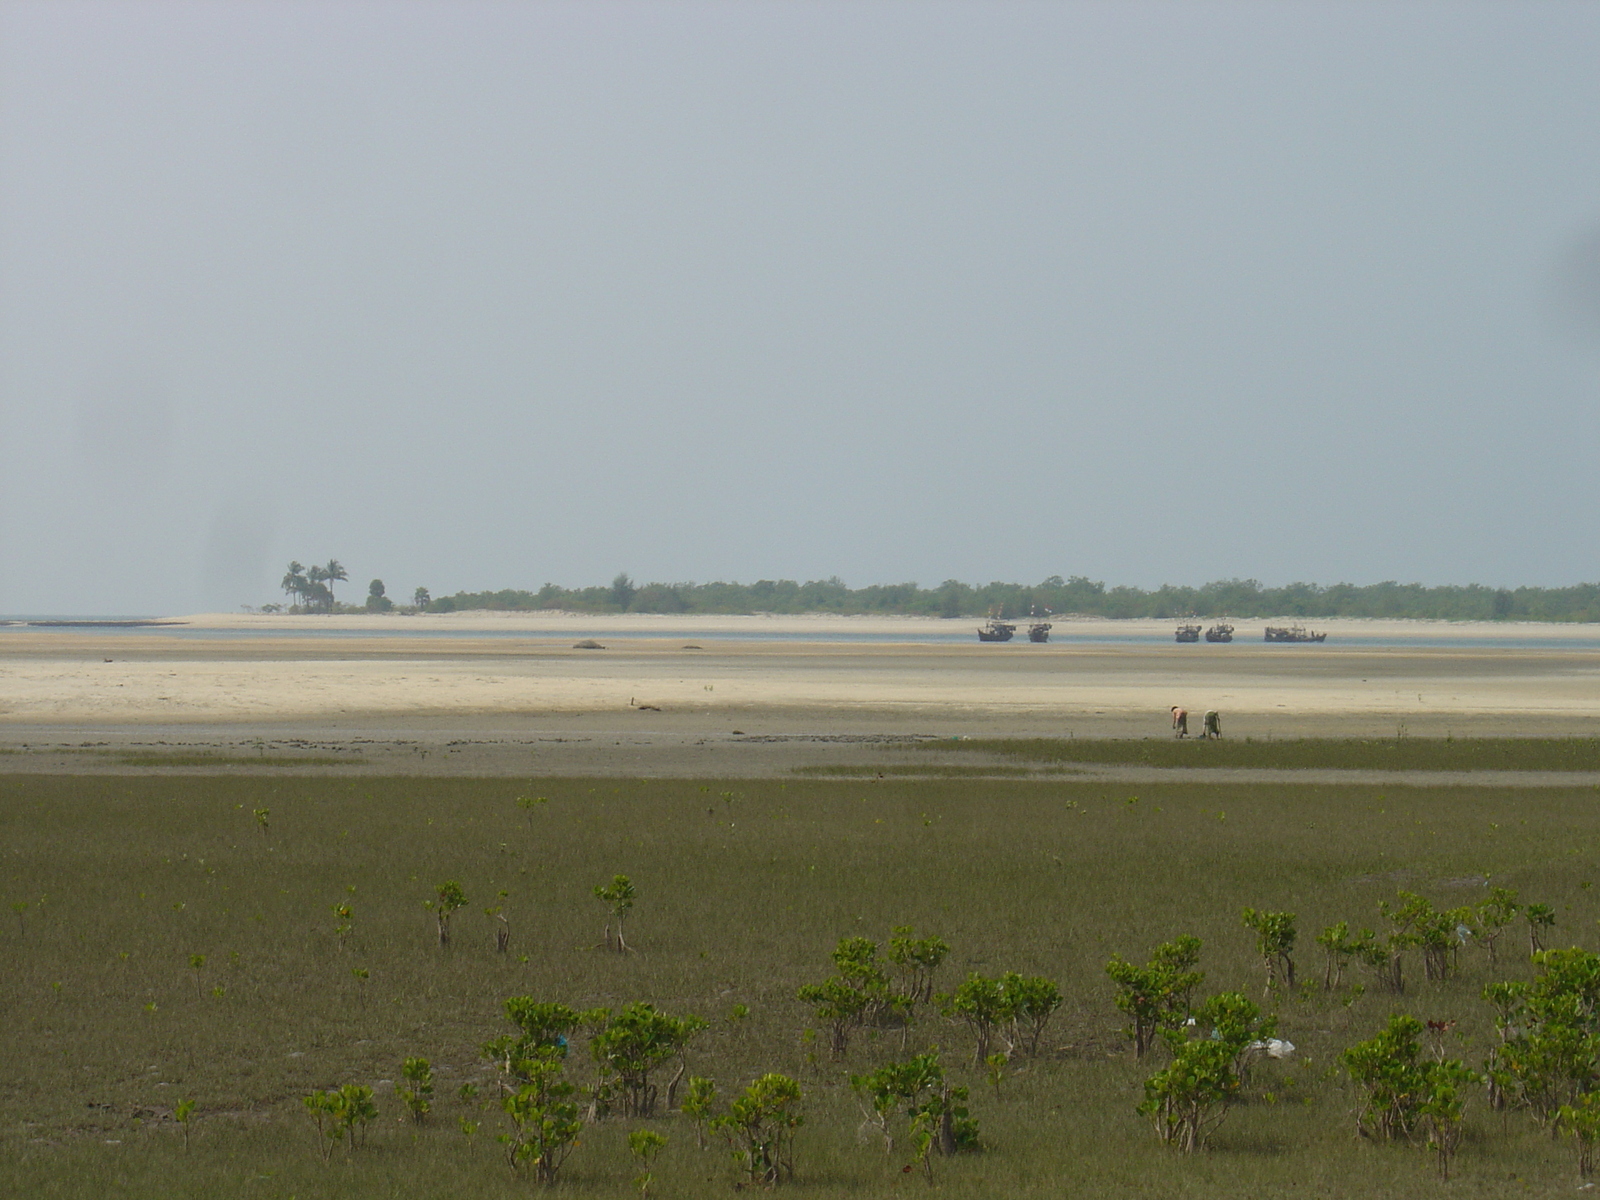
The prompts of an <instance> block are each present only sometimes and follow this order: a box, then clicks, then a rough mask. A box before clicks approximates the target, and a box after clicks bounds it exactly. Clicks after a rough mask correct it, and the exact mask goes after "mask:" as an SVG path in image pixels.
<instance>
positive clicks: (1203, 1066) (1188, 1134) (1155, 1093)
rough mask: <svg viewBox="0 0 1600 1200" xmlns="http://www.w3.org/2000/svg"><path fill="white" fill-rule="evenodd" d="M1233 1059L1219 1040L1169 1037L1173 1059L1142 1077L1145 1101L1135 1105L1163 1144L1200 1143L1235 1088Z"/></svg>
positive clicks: (1188, 1150) (1192, 1147) (1189, 1146)
mask: <svg viewBox="0 0 1600 1200" xmlns="http://www.w3.org/2000/svg"><path fill="white" fill-rule="evenodd" d="M1166 1032H1167V1033H1169V1034H1170V1033H1171V1031H1170V1030H1168V1031H1166ZM1233 1062H1234V1055H1233V1053H1232V1050H1231V1049H1230V1047H1228V1046H1225V1045H1223V1044H1222V1043H1221V1042H1215V1041H1212V1040H1211V1039H1210V1038H1202V1039H1201V1040H1199V1041H1183V1040H1180V1039H1176V1038H1174V1040H1173V1044H1172V1061H1171V1062H1169V1063H1168V1064H1167V1065H1166V1067H1164V1068H1163V1069H1162V1070H1160V1071H1158V1072H1156V1073H1155V1074H1154V1075H1152V1076H1151V1077H1150V1078H1149V1079H1147V1080H1145V1084H1144V1102H1143V1103H1141V1104H1140V1105H1139V1108H1138V1111H1139V1112H1140V1113H1141V1114H1142V1115H1143V1116H1145V1117H1148V1118H1149V1119H1150V1122H1151V1124H1152V1125H1154V1126H1155V1131H1156V1136H1157V1137H1159V1138H1160V1139H1161V1141H1162V1144H1164V1145H1167V1146H1174V1147H1176V1148H1177V1149H1179V1150H1181V1151H1183V1152H1184V1153H1185V1154H1192V1153H1194V1151H1196V1150H1198V1149H1200V1147H1202V1146H1204V1145H1205V1142H1206V1138H1207V1137H1209V1136H1210V1134H1211V1132H1212V1130H1214V1129H1215V1128H1216V1127H1217V1126H1218V1125H1220V1124H1222V1122H1223V1120H1224V1119H1226V1117H1227V1115H1228V1106H1229V1104H1230V1103H1231V1102H1232V1100H1233V1096H1234V1094H1235V1093H1236V1092H1237V1091H1238V1090H1239V1077H1238V1076H1237V1075H1236V1074H1235V1073H1234V1070H1233Z"/></svg>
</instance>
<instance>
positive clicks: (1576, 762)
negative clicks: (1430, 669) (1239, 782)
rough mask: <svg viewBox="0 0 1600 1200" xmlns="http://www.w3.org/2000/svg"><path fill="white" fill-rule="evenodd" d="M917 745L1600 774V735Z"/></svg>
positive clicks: (1099, 757)
mask: <svg viewBox="0 0 1600 1200" xmlns="http://www.w3.org/2000/svg"><path fill="white" fill-rule="evenodd" d="M917 748H918V749H922V750H942V751H949V750H960V751H965V752H968V753H974V754H996V755H1003V756H1005V757H1008V758H1020V759H1023V760H1025V761H1028V762H1039V763H1129V764H1137V765H1139V766H1145V767H1257V768H1269V767H1276V768H1279V769H1301V768H1321V769H1342V770H1365V771H1373V770H1384V771H1600V738H1408V737H1398V738H1297V739H1293V740H1289V741H1253V740H1250V739H1245V740H1242V741H1240V740H1234V739H1229V738H1223V739H1221V740H1219V741H1206V740H1205V739H1203V738H1188V739H1185V740H1183V741H1179V740H1178V739H1176V738H1162V739H1159V740H1138V741H1134V740H1129V739H1121V740H1118V739H1112V738H1102V739H1090V738H963V739H961V740H959V741H957V740H950V741H929V742H919V743H917Z"/></svg>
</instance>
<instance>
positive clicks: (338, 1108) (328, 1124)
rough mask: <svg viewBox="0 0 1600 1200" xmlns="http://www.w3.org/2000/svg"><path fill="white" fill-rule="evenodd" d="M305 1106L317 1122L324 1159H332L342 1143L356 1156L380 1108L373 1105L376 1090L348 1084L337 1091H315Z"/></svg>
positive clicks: (307, 1098)
mask: <svg viewBox="0 0 1600 1200" xmlns="http://www.w3.org/2000/svg"><path fill="white" fill-rule="evenodd" d="M303 1103H304V1104H305V1107H306V1110H307V1111H308V1112H309V1113H310V1114H311V1116H312V1118H313V1119H314V1120H315V1121H316V1123H317V1133H318V1134H319V1135H320V1137H321V1138H322V1140H323V1157H324V1158H329V1157H331V1156H332V1154H333V1148H334V1146H335V1145H337V1144H338V1143H339V1142H344V1144H345V1148H346V1149H347V1150H348V1151H349V1152H350V1153H351V1154H354V1153H355V1150H356V1144H357V1143H358V1142H359V1141H361V1140H362V1139H363V1138H364V1136H365V1133H366V1128H367V1125H368V1124H369V1123H371V1121H372V1119H373V1118H374V1117H376V1116H377V1115H378V1108H377V1105H375V1104H374V1103H373V1102H372V1089H371V1088H369V1087H367V1086H366V1085H365V1084H359V1083H347V1084H345V1085H344V1086H343V1087H341V1088H338V1089H336V1090H333V1091H316V1092H312V1093H311V1094H310V1095H309V1096H306V1097H305V1098H304V1100H303Z"/></svg>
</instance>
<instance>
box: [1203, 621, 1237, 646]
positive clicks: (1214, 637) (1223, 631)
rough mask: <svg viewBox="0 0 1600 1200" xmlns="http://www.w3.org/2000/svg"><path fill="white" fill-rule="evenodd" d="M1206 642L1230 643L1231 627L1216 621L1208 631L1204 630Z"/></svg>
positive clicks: (1231, 636)
mask: <svg viewBox="0 0 1600 1200" xmlns="http://www.w3.org/2000/svg"><path fill="white" fill-rule="evenodd" d="M1206 641H1208V642H1231V641H1233V626H1232V625H1229V624H1228V623H1227V622H1226V621H1218V622H1217V623H1216V624H1215V625H1213V626H1212V627H1211V628H1210V629H1208V630H1206Z"/></svg>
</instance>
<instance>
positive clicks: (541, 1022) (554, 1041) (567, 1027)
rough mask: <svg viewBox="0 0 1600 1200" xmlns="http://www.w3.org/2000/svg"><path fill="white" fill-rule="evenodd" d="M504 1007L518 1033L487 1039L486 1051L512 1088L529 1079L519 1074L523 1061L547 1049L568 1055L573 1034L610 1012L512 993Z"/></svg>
mask: <svg viewBox="0 0 1600 1200" xmlns="http://www.w3.org/2000/svg"><path fill="white" fill-rule="evenodd" d="M504 1007H505V1014H506V1019H507V1020H508V1021H510V1022H511V1023H512V1024H513V1025H515V1026H516V1027H517V1032H516V1033H514V1034H504V1035H502V1036H501V1037H497V1038H492V1039H491V1040H489V1041H487V1042H485V1043H484V1044H483V1047H482V1054H483V1056H484V1057H485V1058H487V1059H489V1060H490V1061H491V1062H493V1063H495V1064H496V1065H497V1066H498V1067H499V1068H500V1071H501V1074H502V1075H503V1076H504V1081H505V1082H503V1086H505V1087H506V1088H507V1089H508V1090H509V1088H510V1086H511V1084H512V1083H526V1082H528V1079H527V1078H525V1077H524V1076H522V1075H520V1074H519V1073H518V1064H519V1063H522V1062H524V1061H527V1060H531V1059H536V1058H539V1057H540V1056H541V1054H542V1053H543V1052H545V1051H549V1052H550V1053H551V1054H553V1055H555V1057H556V1058H558V1059H561V1058H565V1057H566V1056H567V1051H568V1044H567V1039H568V1036H569V1035H570V1034H572V1033H573V1032H574V1031H575V1030H577V1029H578V1028H579V1027H580V1026H583V1025H586V1024H593V1023H596V1022H597V1021H603V1020H604V1019H605V1018H606V1017H608V1016H609V1015H610V1014H609V1013H607V1012H606V1011H605V1010H604V1009H597V1010H594V1011H593V1012H579V1011H578V1010H577V1009H575V1008H571V1007H569V1006H567V1005H565V1004H555V1003H550V1002H548V1001H540V1000H535V999H534V998H533V997H532V996H512V997H511V998H510V999H508V1000H507V1001H506V1002H505V1006H504Z"/></svg>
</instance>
